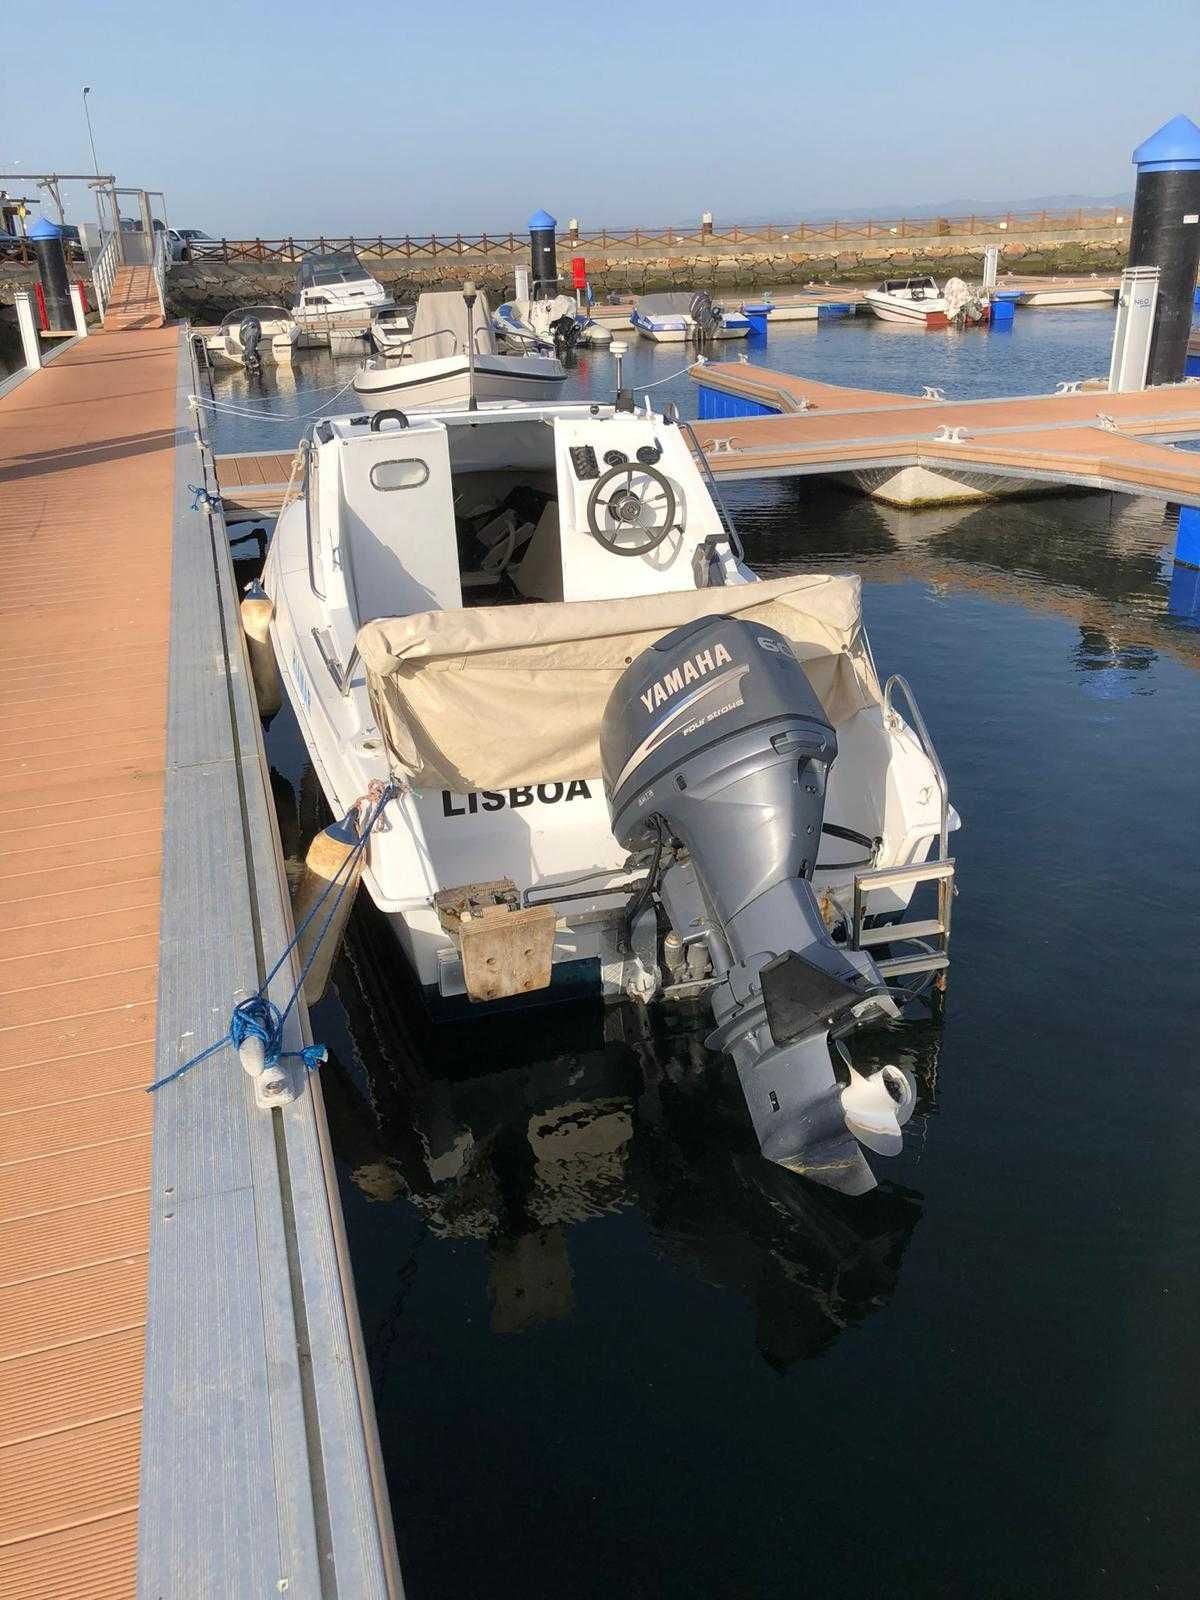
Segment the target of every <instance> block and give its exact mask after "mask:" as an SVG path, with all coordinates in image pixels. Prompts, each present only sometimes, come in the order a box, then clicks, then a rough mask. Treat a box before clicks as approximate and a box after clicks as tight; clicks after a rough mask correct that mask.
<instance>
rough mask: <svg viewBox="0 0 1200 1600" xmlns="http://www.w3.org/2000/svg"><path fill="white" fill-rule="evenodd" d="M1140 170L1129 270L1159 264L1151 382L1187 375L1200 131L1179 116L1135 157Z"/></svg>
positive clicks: (1196, 258) (1198, 220) (1199, 249)
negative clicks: (1186, 364)
mask: <svg viewBox="0 0 1200 1600" xmlns="http://www.w3.org/2000/svg"><path fill="white" fill-rule="evenodd" d="M1133 163H1134V165H1135V166H1136V167H1137V174H1138V175H1137V188H1136V190H1135V191H1134V200H1133V220H1132V223H1131V225H1130V232H1129V265H1130V266H1131V267H1157V268H1158V269H1159V279H1158V303H1157V305H1156V307H1155V310H1154V332H1153V335H1152V337H1151V343H1150V362H1149V366H1148V368H1147V371H1146V382H1147V384H1156V383H1178V382H1179V380H1180V378H1182V377H1183V375H1184V365H1185V362H1186V360H1187V345H1188V335H1189V333H1190V331H1191V324H1192V304H1193V299H1194V295H1195V288H1196V267H1197V265H1198V264H1200V128H1198V127H1197V126H1196V124H1195V123H1194V122H1193V121H1192V120H1191V118H1190V117H1184V116H1179V117H1172V118H1171V120H1170V122H1167V123H1164V124H1163V126H1162V127H1161V128H1159V130H1158V132H1157V133H1154V134H1151V136H1150V138H1149V139H1146V140H1145V141H1144V142H1143V143H1142V144H1140V145H1138V147H1137V149H1136V150H1135V151H1134V152H1133Z"/></svg>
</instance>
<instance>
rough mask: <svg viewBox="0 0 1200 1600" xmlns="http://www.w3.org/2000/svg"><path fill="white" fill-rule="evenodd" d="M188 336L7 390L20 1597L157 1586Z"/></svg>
mask: <svg viewBox="0 0 1200 1600" xmlns="http://www.w3.org/2000/svg"><path fill="white" fill-rule="evenodd" d="M155 310H156V311H157V301H156V302H155ZM178 341H179V334H178V331H177V330H176V329H174V328H171V329H160V330H159V331H158V332H153V333H147V332H141V333H104V334H101V335H98V336H95V337H93V338H90V339H86V340H84V341H83V342H82V343H80V344H79V345H77V346H76V347H75V348H73V349H70V350H67V351H65V352H64V353H63V355H62V356H61V357H60V358H59V359H58V360H57V361H56V362H55V363H54V364H53V365H52V366H51V367H48V368H47V369H45V370H44V371H42V372H40V373H39V374H37V375H36V376H35V377H33V378H31V379H29V380H28V381H27V382H26V383H24V384H22V385H21V386H20V387H19V388H17V389H16V390H14V391H13V392H12V393H10V394H9V395H7V396H6V397H5V398H4V399H3V400H0V617H2V625H0V663H2V670H0V684H2V687H0V736H2V738H0V750H2V759H0V901H2V902H3V918H2V920H0V1030H2V1037H3V1041H4V1048H3V1051H2V1052H0V1054H2V1057H3V1059H2V1062H0V1503H3V1505H4V1508H5V1510H4V1518H3V1526H2V1531H0V1593H3V1594H5V1595H9V1596H12V1597H14V1600H16V1597H21V1600H26V1597H29V1600H32V1597H35V1596H45V1597H47V1600H51V1597H55V1600H56V1597H59V1596H62V1595H66V1594H79V1595H82V1594H87V1595H89V1596H92V1595H127V1594H131V1593H132V1592H133V1585H134V1577H133V1574H134V1563H135V1551H136V1537H137V1505H138V1456H139V1436H140V1412H141V1405H142V1350H143V1335H144V1323H145V1316H146V1265H147V1263H146V1254H147V1241H148V1199H147V1196H148V1186H149V1182H150V1132H151V1110H152V1107H151V1102H150V1099H149V1097H148V1096H147V1095H146V1094H145V1093H144V1087H145V1084H146V1083H147V1082H148V1081H149V1079H150V1078H151V1076H152V1075H153V1071H154V1054H155V1045H154V1038H155V994H156V987H157V975H158V922H159V862H160V840H161V836H162V828H163V770H164V748H165V746H164V740H165V728H166V720H165V719H166V694H167V642H168V641H167V632H168V613H169V607H168V600H169V590H170V564H171V528H172V497H173V488H174V438H175V434H174V427H175V371H176V361H177V349H178Z"/></svg>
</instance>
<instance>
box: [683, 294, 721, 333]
mask: <svg viewBox="0 0 1200 1600" xmlns="http://www.w3.org/2000/svg"><path fill="white" fill-rule="evenodd" d="M724 314H725V313H724V312H723V311H722V309H721V307H720V306H717V305H714V304H713V301H712V296H711V295H710V294H709V293H708V291H707V290H706V289H697V290H696V293H695V294H694V295H693V296H692V299H691V304H690V305H689V306H688V315H689V316H690V317H691V319H692V321H693V322H694V323H695V325H696V337H697V338H699V339H702V340H703V339H715V338H716V335H717V330H718V329H719V328H720V326H721V319H722V317H723V316H724Z"/></svg>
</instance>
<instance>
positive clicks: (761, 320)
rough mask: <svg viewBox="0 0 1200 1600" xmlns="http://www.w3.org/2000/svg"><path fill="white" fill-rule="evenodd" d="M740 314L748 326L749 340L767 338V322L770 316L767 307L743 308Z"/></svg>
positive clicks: (768, 307)
mask: <svg viewBox="0 0 1200 1600" xmlns="http://www.w3.org/2000/svg"><path fill="white" fill-rule="evenodd" d="M742 314H743V316H744V317H745V318H746V321H747V322H748V323H749V324H750V335H749V336H750V338H751V339H765V338H766V337H767V321H768V319H769V318H770V315H771V307H770V306H769V305H753V306H743V307H742Z"/></svg>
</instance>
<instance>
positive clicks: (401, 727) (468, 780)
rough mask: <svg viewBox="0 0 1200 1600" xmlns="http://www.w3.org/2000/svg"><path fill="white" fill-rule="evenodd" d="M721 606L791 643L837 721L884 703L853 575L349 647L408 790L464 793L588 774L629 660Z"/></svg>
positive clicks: (417, 632)
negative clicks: (355, 649)
mask: <svg viewBox="0 0 1200 1600" xmlns="http://www.w3.org/2000/svg"><path fill="white" fill-rule="evenodd" d="M725 615H741V616H744V617H745V618H746V620H747V621H753V622H761V623H764V624H766V625H767V626H768V627H771V628H775V629H777V630H778V631H779V632H780V633H782V634H783V635H784V636H785V637H786V638H787V639H789V640H791V642H792V644H793V646H794V648H795V651H796V655H797V656H798V657H799V659H800V661H801V662H802V663H803V665H804V669H805V672H806V673H807V674H808V678H809V681H810V682H811V684H812V686H813V689H814V690H815V692H816V694H817V696H818V698H819V699H820V701H821V704H822V706H823V707H824V709H825V713H826V715H827V716H828V717H829V719H830V721H831V722H832V723H833V724H834V726H835V727H836V726H837V725H838V724H839V723H841V722H844V721H846V719H847V718H849V717H852V716H853V715H854V714H855V713H856V712H858V711H861V710H864V709H866V708H867V707H869V706H872V705H878V704H879V703H880V702H881V699H882V696H881V693H880V688H879V682H878V679H877V678H876V676H875V670H874V666H873V664H872V662H871V658H870V654H869V652H868V650H867V648H866V642H865V637H864V635H863V631H862V611H861V584H860V582H859V579H858V578H857V577H853V576H848V577H824V576H818V575H813V574H803V575H798V576H793V577H788V578H775V579H772V580H770V581H768V582H764V583H746V584H730V585H727V586H725V587H722V588H712V589H688V590H685V591H683V592H681V593H674V594H655V595H644V596H638V597H636V598H629V599H620V600H589V601H567V602H560V603H557V604H547V605H521V606H475V607H471V608H470V609H467V610H458V611H427V612H422V613H420V614H419V615H415V616H408V617H383V618H379V619H378V620H376V621H374V622H369V623H367V624H366V626H365V627H363V628H362V629H361V630H360V632H359V635H358V648H359V651H360V652H361V655H362V659H363V662H364V664H365V666H366V669H367V685H368V690H369V693H370V696H371V703H372V706H373V708H374V711H375V717H376V721H377V722H378V725H379V728H380V731H381V732H382V734H383V736H384V739H385V740H386V743H387V746H388V749H389V751H390V753H391V755H392V758H393V760H394V762H395V763H396V766H397V768H398V770H399V771H400V772H401V773H402V774H403V775H404V776H405V777H406V778H407V779H408V781H409V782H410V783H411V784H413V785H414V787H416V788H423V789H450V790H453V791H454V792H455V793H458V794H463V793H468V792H470V791H471V790H476V789H490V790H500V789H509V788H514V787H516V786H518V785H521V784H530V783H554V782H568V781H569V780H570V779H572V778H585V779H586V778H591V777H594V776H595V775H596V774H597V773H598V772H599V771H600V747H599V740H600V721H601V718H602V717H603V715H604V708H605V706H606V704H607V702H608V697H609V695H610V694H611V693H612V690H613V687H614V685H615V684H616V681H617V679H618V678H619V677H620V676H621V674H622V673H623V672H624V670H625V668H626V667H627V666H628V665H629V664H630V662H631V661H633V660H634V658H635V657H636V656H638V655H640V654H641V652H642V651H643V650H646V649H649V647H650V646H651V645H652V644H654V643H655V642H656V641H657V640H659V639H661V638H662V637H663V635H664V634H667V633H670V632H671V630H672V629H674V628H678V627H681V626H682V625H683V624H684V623H687V622H692V621H694V620H695V619H696V618H697V617H703V616H725Z"/></svg>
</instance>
